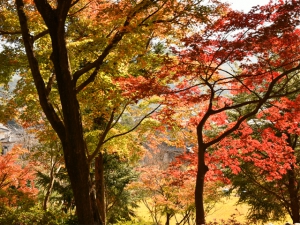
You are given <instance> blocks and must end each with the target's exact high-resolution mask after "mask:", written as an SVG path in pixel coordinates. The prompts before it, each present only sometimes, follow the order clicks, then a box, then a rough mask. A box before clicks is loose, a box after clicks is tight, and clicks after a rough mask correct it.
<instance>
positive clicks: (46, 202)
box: [43, 163, 61, 211]
mask: <svg viewBox="0 0 300 225" xmlns="http://www.w3.org/2000/svg"><path fill="white" fill-rule="evenodd" d="M54 167H55V163H52V165H51V170H50V182H49V185H48V187H47V192H46V194H45V198H44V202H43V209H44V210H45V211H46V210H47V204H48V202H49V198H50V195H51V193H52V189H53V185H54V181H55V173H58V172H59V170H60V168H61V166H59V167H58V168H57V170H56V172H55V171H54Z"/></svg>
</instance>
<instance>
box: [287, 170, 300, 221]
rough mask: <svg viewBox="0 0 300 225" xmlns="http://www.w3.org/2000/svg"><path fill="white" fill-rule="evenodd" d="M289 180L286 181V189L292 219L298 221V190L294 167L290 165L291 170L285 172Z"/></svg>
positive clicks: (299, 219)
mask: <svg viewBox="0 0 300 225" xmlns="http://www.w3.org/2000/svg"><path fill="white" fill-rule="evenodd" d="M287 175H288V178H289V182H288V191H289V195H290V203H291V204H290V208H291V212H292V215H291V217H292V220H293V223H300V216H299V211H300V207H299V198H298V190H297V181H296V176H295V171H294V168H293V167H292V169H291V170H288V172H287Z"/></svg>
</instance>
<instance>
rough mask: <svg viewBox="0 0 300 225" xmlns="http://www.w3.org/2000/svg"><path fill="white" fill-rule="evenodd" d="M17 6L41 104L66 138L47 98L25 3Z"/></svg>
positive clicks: (60, 122)
mask: <svg viewBox="0 0 300 225" xmlns="http://www.w3.org/2000/svg"><path fill="white" fill-rule="evenodd" d="M16 6H17V10H18V16H19V22H20V26H21V31H22V37H23V41H24V45H25V50H26V55H27V59H28V62H29V66H30V69H31V73H32V77H33V79H34V83H35V86H36V89H37V92H38V95H39V100H40V104H41V106H42V108H43V111H44V112H45V114H46V117H47V119H48V120H49V122H50V123H51V125H52V127H53V128H54V130H55V131H56V132H57V134H58V136H59V137H60V138H61V139H63V138H64V135H65V134H64V133H65V132H64V129H65V128H64V125H63V123H62V121H61V120H60V118H59V117H58V115H57V114H56V112H55V110H54V108H53V106H52V104H51V103H50V101H49V99H48V96H47V90H46V87H45V83H44V80H43V78H42V75H41V73H40V69H39V64H38V61H37V59H36V58H35V56H34V51H33V38H32V36H31V35H30V32H29V29H28V24H27V18H26V15H25V12H24V11H23V8H24V3H23V1H22V0H16Z"/></svg>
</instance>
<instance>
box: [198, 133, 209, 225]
mask: <svg viewBox="0 0 300 225" xmlns="http://www.w3.org/2000/svg"><path fill="white" fill-rule="evenodd" d="M198 139H199V137H198ZM198 145H199V146H198V172H197V180H196V189H195V205H196V225H203V224H205V213H204V199H203V192H204V177H205V174H206V172H207V171H208V167H207V166H206V165H205V158H204V156H205V150H206V148H205V147H204V144H203V142H201V140H198Z"/></svg>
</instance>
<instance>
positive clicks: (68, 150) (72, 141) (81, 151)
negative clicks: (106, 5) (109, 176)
mask: <svg viewBox="0 0 300 225" xmlns="http://www.w3.org/2000/svg"><path fill="white" fill-rule="evenodd" d="M34 2H35V5H36V7H37V9H38V11H39V13H40V14H41V16H42V17H43V19H44V21H45V23H46V25H47V27H48V29H49V34H50V38H51V44H52V54H51V57H50V58H51V60H52V62H53V65H54V72H55V75H56V81H57V85H58V91H59V96H60V100H61V107H62V112H63V115H62V116H63V118H60V117H59V116H58V115H57V113H56V112H55V110H54V108H53V106H52V105H51V102H50V100H49V99H48V91H47V90H46V87H45V83H44V80H43V78H42V75H41V72H40V70H39V64H38V60H37V59H36V57H35V55H34V49H33V40H32V37H31V35H30V32H29V29H28V24H27V18H26V15H25V12H24V11H23V10H24V4H23V1H22V0H16V7H17V10H18V16H19V21H20V26H21V30H22V37H23V41H24V45H25V49H26V55H27V58H28V61H29V65H30V69H31V72H32V76H33V79H34V82H35V86H36V88H37V91H38V95H39V100H40V104H41V106H42V108H43V111H44V113H45V115H46V117H47V119H48V120H49V122H50V123H51V125H52V127H53V128H54V130H55V131H56V133H57V134H58V136H59V138H60V140H61V142H62V147H63V152H64V160H65V165H66V168H67V171H68V175H69V177H70V181H71V186H72V190H73V194H74V198H75V205H76V211H77V216H78V222H79V224H88V225H102V222H101V220H100V217H99V212H98V209H97V207H93V206H94V205H95V204H93V201H92V199H93V197H92V196H91V194H92V192H91V188H92V187H91V182H90V171H89V163H88V159H87V155H86V147H85V146H86V145H85V141H84V137H83V128H82V123H81V116H80V108H79V104H78V101H77V97H76V84H75V83H74V82H73V78H72V74H71V68H70V64H69V58H68V51H67V47H66V46H67V45H66V41H65V20H66V17H67V13H68V10H69V9H70V7H71V2H72V1H71V0H64V1H58V5H57V8H56V9H53V8H52V7H51V6H50V5H49V3H48V2H47V1H39V0H35V1H34Z"/></svg>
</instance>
